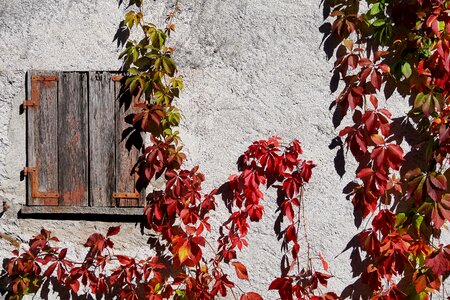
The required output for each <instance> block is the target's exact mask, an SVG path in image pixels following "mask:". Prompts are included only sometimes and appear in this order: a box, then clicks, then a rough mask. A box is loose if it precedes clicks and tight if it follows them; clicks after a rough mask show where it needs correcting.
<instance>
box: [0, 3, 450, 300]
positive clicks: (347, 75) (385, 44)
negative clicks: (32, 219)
mask: <svg viewBox="0 0 450 300" xmlns="http://www.w3.org/2000/svg"><path fill="white" fill-rule="evenodd" d="M367 2H368V5H369V7H368V10H367V11H366V10H364V11H365V12H360V5H361V3H360V1H346V0H335V1H328V3H327V5H328V6H329V7H330V8H331V17H332V21H333V24H332V25H331V33H330V34H331V35H330V36H329V37H328V38H330V39H331V38H333V39H336V40H338V41H339V42H340V43H339V47H338V49H337V51H336V61H335V67H334V71H335V74H337V75H338V76H339V77H340V79H341V80H342V82H343V89H342V90H341V91H340V93H339V95H338V97H337V99H336V100H335V102H334V106H335V113H336V115H337V116H339V115H340V116H341V117H342V118H344V117H345V116H348V118H349V121H350V122H351V124H350V125H348V126H345V127H343V128H341V129H340V132H339V134H338V136H339V138H340V139H341V140H342V146H343V147H345V148H346V149H347V153H349V154H351V155H352V156H353V157H354V159H355V160H356V162H357V163H358V167H357V170H356V172H355V179H354V181H353V182H351V183H350V184H349V185H348V187H350V189H349V194H348V197H349V199H350V200H351V202H352V203H353V206H354V211H355V217H356V218H357V220H356V221H357V222H356V223H359V224H360V223H361V222H362V219H366V222H365V223H367V224H368V226H366V227H365V228H364V229H362V230H361V231H360V232H359V233H358V234H357V236H356V237H355V239H354V241H356V245H355V246H354V247H355V250H354V252H355V251H356V252H358V253H363V255H364V257H363V259H362V263H361V264H362V268H361V270H354V274H355V275H356V276H357V280H356V282H355V284H352V285H350V286H349V288H347V289H346V290H345V291H344V292H343V293H342V294H341V295H340V296H338V295H337V294H336V293H334V292H329V291H327V290H326V287H327V284H328V281H329V279H330V278H331V277H332V275H331V273H330V270H329V266H328V263H327V262H326V260H325V259H324V258H323V257H322V255H320V253H318V254H317V255H316V254H313V252H314V251H313V250H312V249H313V247H312V245H311V244H310V241H309V240H308V236H307V230H306V227H305V223H306V219H305V214H304V207H305V198H304V193H305V187H306V186H307V184H308V182H309V181H310V179H311V176H312V173H313V170H314V167H315V164H314V163H313V162H312V161H310V160H307V159H304V158H303V156H302V147H301V143H300V142H299V141H298V140H294V141H292V142H290V143H285V142H283V141H282V140H281V139H280V138H278V137H271V138H269V139H267V140H259V141H256V142H254V143H252V144H251V145H250V146H249V147H248V149H247V151H245V153H244V154H243V155H242V156H241V157H240V158H239V160H238V172H237V173H236V174H234V175H231V176H230V177H229V178H228V180H227V181H226V182H225V183H224V184H223V185H222V186H221V187H218V188H217V189H213V190H212V191H209V192H204V191H203V190H202V184H203V182H204V181H205V176H204V175H203V174H202V173H200V171H199V167H198V166H196V167H194V168H192V169H186V168H185V167H184V165H185V164H184V161H185V160H186V158H187V157H186V154H184V152H183V147H182V143H181V139H180V137H179V134H178V131H176V127H177V126H178V125H179V123H180V120H181V114H180V112H179V110H178V109H177V108H176V106H175V105H174V100H175V99H176V98H177V97H179V95H180V93H181V91H182V89H183V81H182V78H181V77H180V76H179V75H178V72H177V66H176V64H175V62H174V60H173V58H172V54H173V52H174V49H173V48H172V47H170V46H168V39H169V37H170V34H171V33H172V32H173V31H174V30H175V24H174V23H173V20H174V18H175V16H176V14H177V13H178V11H179V7H178V2H177V1H176V2H175V4H174V6H173V7H172V9H171V11H170V12H169V13H168V15H167V19H166V25H165V28H162V29H161V28H158V27H156V26H155V25H153V24H151V23H149V22H147V21H146V20H145V18H144V12H143V1H142V0H130V1H129V3H128V7H127V8H128V10H127V13H126V16H125V19H124V20H123V22H122V23H121V26H122V29H123V30H124V31H128V32H131V31H134V30H136V31H138V32H139V34H142V36H141V39H140V40H132V39H130V40H129V41H128V42H127V43H126V45H125V47H124V51H123V53H122V54H121V58H122V59H123V69H124V71H126V72H127V76H126V77H125V78H124V80H123V86H124V88H123V90H122V94H121V97H120V99H119V101H121V102H125V103H128V105H130V104H131V103H133V106H134V107H136V108H138V109H139V111H138V112H136V113H134V114H130V115H129V117H127V119H128V120H131V121H130V128H129V129H128V130H126V133H128V136H127V137H126V139H127V142H126V143H127V144H128V145H134V146H135V147H137V148H138V149H139V150H140V151H141V155H140V158H139V160H138V162H137V163H136V165H135V166H134V168H133V170H131V171H132V172H133V173H136V174H137V176H138V181H137V187H138V188H139V189H143V188H145V187H147V185H148V184H149V183H150V182H151V181H153V180H155V179H158V178H162V179H163V180H164V182H165V185H164V188H163V189H161V190H155V191H153V192H151V193H149V194H148V195H147V199H146V200H147V204H146V206H145V208H144V210H143V220H142V222H141V230H142V232H143V233H145V234H147V235H149V236H150V237H151V238H150V239H149V244H150V246H151V248H152V249H153V250H154V253H155V254H154V255H151V256H149V257H148V258H145V259H135V258H133V257H130V256H127V255H121V254H117V253H115V251H114V242H113V238H114V236H115V235H117V234H118V233H119V231H120V227H111V228H110V229H109V230H108V232H107V233H106V234H101V233H94V234H92V235H91V236H90V237H88V239H87V241H86V243H85V244H84V247H85V250H86V255H85V257H84V260H82V261H73V260H71V259H70V258H69V257H70V253H68V250H67V249H66V248H61V247H58V242H59V240H58V238H57V237H54V236H52V234H51V232H49V231H47V230H45V229H42V230H41V233H40V234H39V235H37V236H35V237H34V238H33V239H32V240H30V241H29V242H28V245H27V246H26V247H23V249H22V250H21V251H18V250H15V251H14V252H13V256H12V257H11V258H9V259H8V260H7V262H6V265H5V272H6V276H7V277H8V280H9V283H8V287H7V288H8V289H9V294H8V297H9V298H10V299H21V298H22V297H23V296H25V295H27V294H33V293H36V292H37V291H38V290H39V289H42V288H48V286H49V285H50V283H51V285H52V286H53V288H54V289H55V290H56V289H57V290H59V291H61V290H62V291H63V292H61V293H63V294H62V296H63V297H70V296H74V295H95V297H98V298H101V297H103V296H104V297H105V298H107V297H112V298H119V299H127V300H128V299H155V300H156V299H168V298H170V299H217V298H220V297H225V296H233V297H234V298H237V297H239V298H240V299H241V300H259V299H262V297H261V296H260V294H259V293H258V292H257V291H244V290H242V289H241V288H240V286H239V281H240V280H251V278H249V273H251V272H249V270H247V267H246V266H245V264H244V263H242V262H241V261H239V252H240V251H241V250H242V249H244V248H246V247H251V245H250V244H249V241H248V235H249V234H251V225H252V223H254V222H259V221H262V220H263V219H264V215H265V207H266V206H265V204H266V203H267V201H273V202H276V204H277V211H276V212H277V213H278V214H279V216H278V220H279V223H280V224H281V226H280V228H279V229H277V230H276V232H275V233H276V235H277V238H278V240H279V242H280V243H281V249H282V257H281V258H280V265H284V266H285V267H284V268H283V271H282V272H281V273H280V274H279V276H278V277H276V278H274V279H273V280H272V282H268V283H267V288H268V289H270V290H274V291H276V292H277V293H278V295H279V297H280V298H281V299H283V300H285V299H286V300H289V299H310V300H333V299H340V298H345V297H353V298H357V297H359V296H361V297H362V298H367V299H385V300H388V299H429V297H430V294H432V293H435V292H438V291H439V290H440V289H441V287H442V282H443V280H444V279H445V278H446V277H447V276H448V275H449V274H450V245H443V244H440V243H439V237H440V235H441V232H442V229H443V228H444V227H445V226H446V225H445V224H446V222H447V221H448V220H449V219H450V212H449V210H450V194H449V193H448V183H447V178H448V175H449V173H450V171H448V168H447V165H448V162H447V160H448V151H450V128H449V122H450V120H449V118H450V106H448V105H449V102H450V81H449V79H450V13H449V11H450V4H449V3H448V1H437V0H436V1H431V0H417V1H390V0H380V1H374V0H371V1H367ZM395 91H397V92H398V93H399V94H400V95H402V96H405V97H409V100H410V106H411V107H410V111H409V112H408V114H407V115H406V116H401V117H400V119H399V118H397V117H395V116H393V114H392V113H391V112H390V109H389V107H388V104H389V103H388V102H386V101H385V100H386V99H387V98H389V97H390V96H391V95H392V94H393V93H394V92H395ZM399 120H400V121H401V122H399ZM347 123H348V122H347ZM143 133H145V135H144V134H143ZM411 135H412V136H413V137H414V138H415V139H414V141H415V142H411V138H410V136H411ZM142 136H148V140H147V141H146V142H145V143H143V140H142ZM408 143H409V147H405V146H406V144H408ZM410 148H411V149H410ZM270 191H272V194H276V195H277V196H276V197H275V198H274V199H270V200H267V199H265V197H267V195H268V193H267V192H270ZM219 196H220V197H221V198H222V200H223V201H224V202H225V205H226V206H227V208H228V211H229V215H228V216H227V218H226V220H225V222H224V223H223V224H222V225H221V226H220V228H212V226H211V224H210V217H211V212H212V211H213V210H215V209H216V206H217V205H218V203H217V198H218V197H219ZM358 219H359V220H358ZM212 230H214V231H215V232H217V236H218V239H217V240H216V241H210V240H208V238H207V236H206V235H207V233H208V232H210V231H212ZM206 247H208V248H209V249H208V251H206V249H205V248H206ZM207 253H209V254H207ZM313 260H315V261H317V262H319V263H313ZM229 267H231V268H232V269H234V271H235V276H230V274H228V273H227V271H226V270H229V269H230V268H229ZM233 278H237V279H238V280H234V279H233ZM356 283H358V284H356Z"/></svg>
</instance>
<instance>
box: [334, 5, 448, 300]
mask: <svg viewBox="0 0 450 300" xmlns="http://www.w3.org/2000/svg"><path fill="white" fill-rule="evenodd" d="M367 2H368V9H367V10H365V9H363V8H362V7H361V6H362V3H361V2H360V1H340V0H337V1H328V5H329V6H330V7H331V10H332V12H331V16H332V18H333V24H332V26H331V28H332V29H331V31H332V32H331V35H330V36H329V38H331V39H337V40H339V41H340V46H339V47H338V49H337V51H336V61H335V68H334V71H335V74H337V75H338V76H339V77H340V79H341V80H342V82H343V84H344V88H343V89H342V90H341V92H340V94H339V96H338V97H337V99H336V101H335V104H336V111H335V113H336V114H340V115H341V116H345V115H348V114H350V115H351V121H352V124H351V125H349V126H346V127H344V128H343V129H341V131H340V133H339V136H340V137H341V138H342V139H343V140H344V144H345V147H346V148H347V149H348V150H349V151H350V153H351V154H352V156H353V157H354V158H355V159H356V161H357V163H358V169H357V171H356V176H355V177H356V178H355V181H354V182H352V183H351V185H350V186H352V191H351V193H350V194H349V197H350V199H351V201H352V203H353V205H354V210H355V215H356V216H358V215H359V216H362V218H365V219H368V220H369V221H370V220H371V227H369V228H367V229H365V230H363V231H362V232H361V233H359V235H358V238H357V240H358V241H359V245H358V248H359V249H360V250H362V251H363V253H365V259H364V261H363V268H362V270H360V272H359V273H358V276H359V277H360V281H361V282H362V284H363V286H364V285H366V286H369V287H370V288H369V289H368V290H370V292H369V293H368V294H367V295H366V297H368V298H371V299H428V298H429V295H430V294H431V293H433V292H437V291H439V290H440V288H441V284H442V280H443V279H444V278H446V277H447V276H448V275H449V274H450V245H442V244H439V237H440V235H441V230H442V228H443V225H444V223H445V222H446V221H448V220H450V202H449V197H450V195H449V194H448V183H447V178H448V173H449V171H448V164H447V160H448V151H449V148H448V144H449V141H450V140H449V138H450V135H449V134H448V133H449V123H448V121H449V120H448V117H449V112H450V110H449V106H448V105H449V103H450V81H449V79H450V77H449V75H450V64H449V63H450V14H449V11H450V3H449V2H448V1H434V0H418V1H384V0H383V1H367ZM394 92H397V93H399V94H400V95H402V96H404V97H407V98H409V99H408V100H407V101H409V103H410V105H411V107H410V111H409V112H408V113H407V115H406V116H400V117H398V118H396V119H395V120H393V116H392V113H391V112H390V110H389V107H388V105H389V103H392V102H386V101H385V100H387V99H388V98H390V96H391V95H392V94H393V93H394ZM390 101H394V100H390ZM382 103H383V104H382ZM402 141H404V142H407V143H409V146H410V147H411V150H410V152H409V153H406V151H405V150H406V149H408V150H409V148H410V147H404V146H405V143H402ZM357 293H359V292H358V291H355V292H354V294H357Z"/></svg>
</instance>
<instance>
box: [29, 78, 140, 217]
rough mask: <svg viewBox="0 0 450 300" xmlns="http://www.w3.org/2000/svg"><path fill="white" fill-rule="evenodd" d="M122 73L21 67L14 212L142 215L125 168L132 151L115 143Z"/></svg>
mask: <svg viewBox="0 0 450 300" xmlns="http://www.w3.org/2000/svg"><path fill="white" fill-rule="evenodd" d="M121 77H122V76H120V75H117V74H115V73H113V72H29V74H28V78H27V79H28V80H27V85H28V86H27V99H28V100H25V102H24V104H23V105H24V108H25V109H26V138H27V164H26V168H25V170H24V174H25V175H26V177H27V206H26V207H24V208H23V209H22V213H25V214H26V213H88V214H97V213H107V214H116V213H117V214H121V213H124V214H128V213H130V212H131V214H133V213H139V214H141V213H142V209H135V210H133V209H125V208H132V207H134V208H136V207H142V206H143V204H144V197H143V193H138V192H137V191H136V190H135V178H134V176H132V175H130V171H131V169H132V167H133V165H134V163H135V162H136V160H137V157H138V151H137V150H136V149H133V150H131V151H128V150H127V149H126V148H125V145H124V143H121V140H122V133H123V132H124V130H125V129H126V128H128V127H129V126H130V125H129V124H127V123H126V122H125V120H124V119H125V116H126V115H128V114H129V112H125V111H124V110H125V109H124V105H122V107H121V105H120V103H119V101H117V99H118V96H119V93H120V88H121V82H120V78H121Z"/></svg>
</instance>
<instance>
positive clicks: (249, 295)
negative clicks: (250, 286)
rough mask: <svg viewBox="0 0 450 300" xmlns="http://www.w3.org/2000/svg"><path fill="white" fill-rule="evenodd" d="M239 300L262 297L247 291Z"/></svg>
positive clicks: (251, 299) (253, 299)
mask: <svg viewBox="0 0 450 300" xmlns="http://www.w3.org/2000/svg"><path fill="white" fill-rule="evenodd" d="M240 300H263V298H262V297H261V296H260V295H259V294H258V293H255V292H249V293H245V294H243V295H242V296H241V299H240Z"/></svg>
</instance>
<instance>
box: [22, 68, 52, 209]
mask: <svg viewBox="0 0 450 300" xmlns="http://www.w3.org/2000/svg"><path fill="white" fill-rule="evenodd" d="M38 75H52V76H58V74H56V73H54V72H53V73H42V72H39V73H37V72H33V71H31V72H28V75H27V99H29V100H30V101H33V102H37V103H38V104H39V105H34V106H29V107H27V122H26V124H27V166H29V167H32V168H35V172H34V173H33V174H32V173H30V174H29V176H28V179H27V182H28V187H27V204H28V205H58V199H57V198H33V197H32V196H33V195H32V192H33V184H32V183H33V182H32V181H33V180H37V184H35V187H34V189H36V185H37V187H38V191H35V192H42V193H46V192H51V193H55V192H58V142H59V141H58V130H57V128H58V118H57V107H58V106H57V104H58V80H39V78H37V77H36V76H38ZM33 176H35V177H34V178H33ZM35 183H36V182H35ZM35 194H36V193H35Z"/></svg>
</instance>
